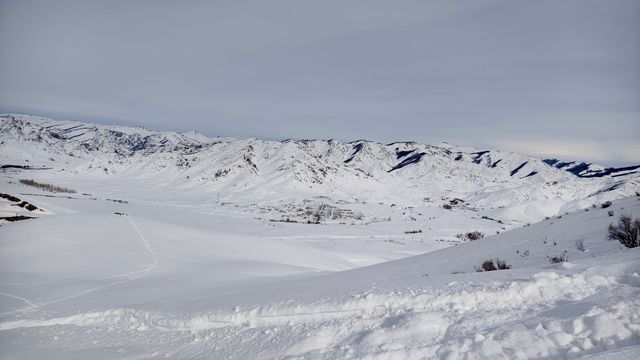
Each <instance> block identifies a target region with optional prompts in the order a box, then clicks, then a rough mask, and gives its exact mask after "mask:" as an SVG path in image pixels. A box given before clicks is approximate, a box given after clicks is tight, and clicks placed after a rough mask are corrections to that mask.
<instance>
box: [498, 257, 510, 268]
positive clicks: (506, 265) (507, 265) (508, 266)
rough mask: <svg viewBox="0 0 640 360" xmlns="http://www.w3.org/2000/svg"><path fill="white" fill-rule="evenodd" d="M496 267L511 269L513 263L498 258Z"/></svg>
mask: <svg viewBox="0 0 640 360" xmlns="http://www.w3.org/2000/svg"><path fill="white" fill-rule="evenodd" d="M496 267H497V268H498V270H507V269H511V265H509V264H507V262H506V261H504V260H500V259H496Z"/></svg>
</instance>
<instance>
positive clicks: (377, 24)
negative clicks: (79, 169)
mask: <svg viewBox="0 0 640 360" xmlns="http://www.w3.org/2000/svg"><path fill="white" fill-rule="evenodd" d="M0 111H1V112H21V113H28V114H36V115H44V116H49V117H53V118H56V119H69V120H83V121H92V122H99V123H117V124H133V125H141V126H144V127H147V128H151V129H158V130H179V131H189V130H198V131H200V132H202V133H204V134H206V135H210V136H234V137H256V138H260V139H279V140H282V139H288V138H294V139H299V138H322V139H329V138H334V139H341V140H347V141H349V140H356V139H369V140H375V141H380V142H393V141H404V140H413V141H418V142H424V143H431V144H437V143H440V142H449V143H452V144H459V145H466V146H475V147H478V148H494V149H502V150H510V151H517V152H522V153H527V154H531V155H538V156H544V157H549V156H555V157H559V158H561V159H577V160H588V161H594V162H599V163H602V164H615V165H622V164H631V163H640V141H638V139H639V138H640V1H637V0H606V1H605V0H536V1H513V0H510V1H504V0H469V1H452V0H441V1H433V0H415V1H405V0H399V1H390V0H389V1H379V0H366V1H364V0H363V1H349V0H340V1H336V0H323V1H305V0H270V1H259V0H255V1H252V0H247V1H188V0H187V1H163V0H127V1H121V0H110V1H107V0H105V1H93V0H78V1H67V0H56V1H50V0H43V1H42V0H41V1H33V0H0Z"/></svg>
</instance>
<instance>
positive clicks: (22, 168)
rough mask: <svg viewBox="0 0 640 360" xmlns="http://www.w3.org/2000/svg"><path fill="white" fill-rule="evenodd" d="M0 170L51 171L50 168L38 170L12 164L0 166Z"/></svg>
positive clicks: (28, 166)
mask: <svg viewBox="0 0 640 360" xmlns="http://www.w3.org/2000/svg"><path fill="white" fill-rule="evenodd" d="M0 169H1V170H5V169H21V170H51V168H48V167H39V168H35V167H33V166H30V165H13V164H7V165H0Z"/></svg>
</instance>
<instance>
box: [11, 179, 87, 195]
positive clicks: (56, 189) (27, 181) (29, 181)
mask: <svg viewBox="0 0 640 360" xmlns="http://www.w3.org/2000/svg"><path fill="white" fill-rule="evenodd" d="M20 183H21V184H23V185H27V186H32V187H34V188H36V189H40V190H44V191H49V192H54V193H68V194H75V193H76V191H75V190H73V189H69V188H66V187H62V186H56V185H51V184H44V183H39V182H37V181H35V180H32V179H20Z"/></svg>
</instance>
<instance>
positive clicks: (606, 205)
mask: <svg viewBox="0 0 640 360" xmlns="http://www.w3.org/2000/svg"><path fill="white" fill-rule="evenodd" d="M609 206H611V201H605V202H603V203H602V204H601V205H600V207H601V208H603V209H606V208H608V207H609Z"/></svg>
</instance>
